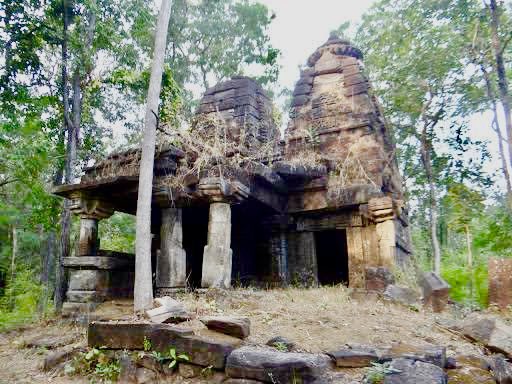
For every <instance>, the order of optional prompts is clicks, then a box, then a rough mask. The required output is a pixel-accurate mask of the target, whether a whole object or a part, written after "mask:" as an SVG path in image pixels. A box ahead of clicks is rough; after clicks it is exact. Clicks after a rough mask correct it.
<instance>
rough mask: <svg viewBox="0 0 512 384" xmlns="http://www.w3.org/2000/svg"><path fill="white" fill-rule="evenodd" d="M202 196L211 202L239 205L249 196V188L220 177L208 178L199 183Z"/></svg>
mask: <svg viewBox="0 0 512 384" xmlns="http://www.w3.org/2000/svg"><path fill="white" fill-rule="evenodd" d="M198 190H199V192H200V194H201V195H202V196H204V197H206V198H208V200H209V201H210V202H225V203H238V202H240V201H242V200H244V199H246V198H247V197H248V196H249V192H250V190H249V188H248V187H247V186H245V185H243V184H242V183H240V182H239V181H228V180H225V179H222V178H220V177H206V178H203V179H201V180H200V181H199V184H198Z"/></svg>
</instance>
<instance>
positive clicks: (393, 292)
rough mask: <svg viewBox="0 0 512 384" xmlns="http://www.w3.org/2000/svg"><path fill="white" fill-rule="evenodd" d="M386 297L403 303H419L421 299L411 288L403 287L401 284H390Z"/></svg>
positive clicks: (385, 293)
mask: <svg viewBox="0 0 512 384" xmlns="http://www.w3.org/2000/svg"><path fill="white" fill-rule="evenodd" d="M384 297H385V298H386V299H389V300H391V301H394V302H396V303H400V304H403V305H412V306H414V305H417V304H418V303H419V301H420V298H419V295H418V293H417V292H416V291H414V290H413V289H411V288H407V287H401V286H399V285H394V284H391V285H388V286H387V288H386V290H385V291H384Z"/></svg>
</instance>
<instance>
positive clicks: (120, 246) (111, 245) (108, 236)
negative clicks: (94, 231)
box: [99, 212, 135, 253]
mask: <svg viewBox="0 0 512 384" xmlns="http://www.w3.org/2000/svg"><path fill="white" fill-rule="evenodd" d="M99 237H100V239H101V248H102V249H108V250H110V251H117V252H126V253H135V216H133V215H128V214H125V213H121V212H116V213H114V214H113V215H112V216H111V217H109V218H108V219H106V220H101V221H100V223H99Z"/></svg>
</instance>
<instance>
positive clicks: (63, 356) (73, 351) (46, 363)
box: [41, 345, 85, 371]
mask: <svg viewBox="0 0 512 384" xmlns="http://www.w3.org/2000/svg"><path fill="white" fill-rule="evenodd" d="M84 351H85V348H83V347H78V346H76V345H68V346H65V347H63V348H62V349H59V350H56V351H53V352H50V353H49V354H48V355H46V356H45V358H44V360H43V365H42V367H41V368H42V370H43V371H49V370H51V369H53V368H55V367H57V366H58V365H59V364H61V363H64V362H65V361H68V360H71V359H72V358H73V357H74V356H76V355H77V354H78V353H79V352H84Z"/></svg>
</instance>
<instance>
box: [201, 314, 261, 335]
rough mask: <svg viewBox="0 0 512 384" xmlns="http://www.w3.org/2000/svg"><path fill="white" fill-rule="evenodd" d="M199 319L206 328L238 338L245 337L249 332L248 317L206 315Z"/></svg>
mask: <svg viewBox="0 0 512 384" xmlns="http://www.w3.org/2000/svg"><path fill="white" fill-rule="evenodd" d="M199 320H200V321H201V322H202V323H203V324H204V325H206V327H207V328H208V329H211V330H213V331H216V332H220V333H224V334H226V335H230V336H233V337H238V338H239V339H245V338H246V337H248V336H249V334H250V332H251V321H250V320H249V318H248V317H233V316H207V317H202V318H200V319H199Z"/></svg>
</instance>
